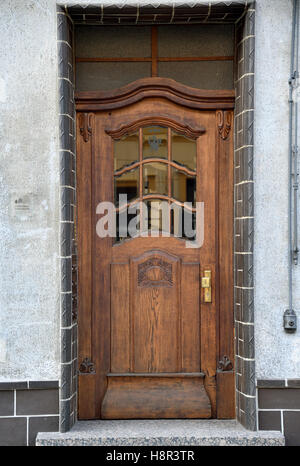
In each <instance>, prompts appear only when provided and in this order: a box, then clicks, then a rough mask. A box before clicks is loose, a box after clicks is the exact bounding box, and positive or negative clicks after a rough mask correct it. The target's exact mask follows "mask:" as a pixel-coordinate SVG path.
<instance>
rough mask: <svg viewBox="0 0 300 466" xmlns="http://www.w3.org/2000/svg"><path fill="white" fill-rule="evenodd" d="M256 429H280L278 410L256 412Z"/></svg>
mask: <svg viewBox="0 0 300 466" xmlns="http://www.w3.org/2000/svg"><path fill="white" fill-rule="evenodd" d="M258 429H259V430H280V431H281V413H280V411H259V412H258Z"/></svg>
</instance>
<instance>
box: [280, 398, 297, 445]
mask: <svg viewBox="0 0 300 466" xmlns="http://www.w3.org/2000/svg"><path fill="white" fill-rule="evenodd" d="M299 391H300V390H299ZM283 423H284V435H285V441H286V446H290V447H296V446H297V447H299V446H300V435H299V432H300V412H299V411H298V412H297V411H294V412H293V411H290V412H288V411H287V412H284V413H283Z"/></svg>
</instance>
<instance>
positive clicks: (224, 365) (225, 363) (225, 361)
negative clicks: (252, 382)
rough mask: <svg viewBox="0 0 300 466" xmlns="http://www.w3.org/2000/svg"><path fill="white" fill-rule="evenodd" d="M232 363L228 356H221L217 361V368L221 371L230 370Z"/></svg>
mask: <svg viewBox="0 0 300 466" xmlns="http://www.w3.org/2000/svg"><path fill="white" fill-rule="evenodd" d="M232 369H233V364H232V362H231V361H230V359H229V358H228V356H223V358H222V359H221V360H220V361H219V362H218V370H219V371H221V372H227V371H232Z"/></svg>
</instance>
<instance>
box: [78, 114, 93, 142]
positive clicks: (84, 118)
mask: <svg viewBox="0 0 300 466" xmlns="http://www.w3.org/2000/svg"><path fill="white" fill-rule="evenodd" d="M80 134H81V136H82V137H83V140H84V142H88V140H89V138H90V136H91V135H92V127H91V114H90V113H81V115H80Z"/></svg>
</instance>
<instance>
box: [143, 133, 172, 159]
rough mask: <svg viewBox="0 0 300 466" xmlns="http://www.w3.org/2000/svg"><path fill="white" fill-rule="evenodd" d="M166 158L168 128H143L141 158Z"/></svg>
mask: <svg viewBox="0 0 300 466" xmlns="http://www.w3.org/2000/svg"><path fill="white" fill-rule="evenodd" d="M150 157H159V158H162V159H167V158H168V128H163V127H162V126H147V127H146V128H143V158H144V159H146V158H150Z"/></svg>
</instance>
